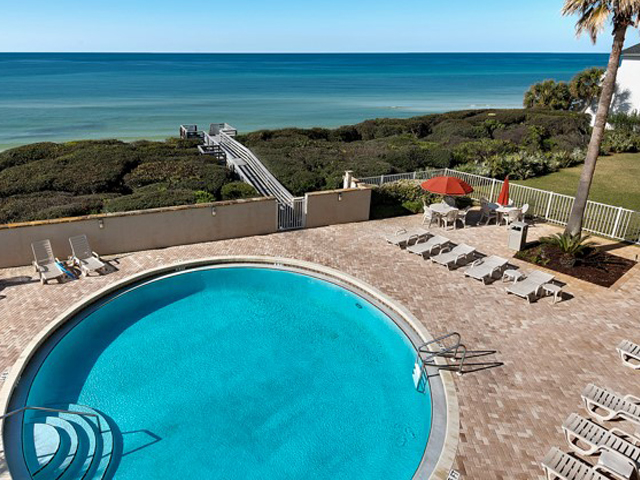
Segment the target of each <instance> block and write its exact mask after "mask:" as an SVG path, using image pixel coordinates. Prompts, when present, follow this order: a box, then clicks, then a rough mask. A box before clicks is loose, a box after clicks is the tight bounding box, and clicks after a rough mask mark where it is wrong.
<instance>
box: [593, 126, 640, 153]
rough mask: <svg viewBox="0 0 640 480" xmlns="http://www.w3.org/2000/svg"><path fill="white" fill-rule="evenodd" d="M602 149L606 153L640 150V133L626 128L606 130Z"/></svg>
mask: <svg viewBox="0 0 640 480" xmlns="http://www.w3.org/2000/svg"><path fill="white" fill-rule="evenodd" d="M600 149H601V150H602V152H604V153H626V152H637V151H640V134H638V133H633V132H630V131H625V130H609V131H606V132H605V135H604V139H603V141H602V146H601V147H600Z"/></svg>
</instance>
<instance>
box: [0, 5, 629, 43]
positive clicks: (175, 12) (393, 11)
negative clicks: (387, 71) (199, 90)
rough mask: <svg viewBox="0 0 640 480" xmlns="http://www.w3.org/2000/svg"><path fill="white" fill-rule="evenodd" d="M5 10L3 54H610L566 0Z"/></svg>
mask: <svg viewBox="0 0 640 480" xmlns="http://www.w3.org/2000/svg"><path fill="white" fill-rule="evenodd" d="M3 3H4V5H3V7H2V31H1V32H0V51H4V52H28V51H36V52H37V51H61V52H69V51H101V52H127V51H129V52H130V51H134V52H387V51H390V52H412V51H417V52H502V51H510V52H516V51H523V52H604V51H607V49H608V47H609V46H610V39H611V37H610V35H609V34H608V32H607V33H605V34H603V35H602V36H601V38H600V40H599V42H598V44H597V45H596V46H593V45H591V43H590V41H589V40H588V39H587V38H586V37H584V38H581V39H580V40H577V39H576V38H575V35H574V29H573V24H574V19H572V18H563V17H562V16H561V15H560V8H561V6H562V0H519V1H513V0H483V1H479V0H458V1H457V2H454V1H448V2H439V1H433V0H420V1H418V0H402V1H390V0H384V1H382V0H367V1H365V0H346V1H345V0H341V1H338V0H323V1H321V2H309V1H304V0H303V1H298V2H294V1H290V0H269V1H265V0H262V1H258V0H243V1H238V2H230V1H216V2H207V1H200V2H197V1H196V2H186V1H180V0H127V1H125V0H108V1H95V0H83V1H79V0H56V1H55V2H52V1H50V0H47V1H43V0H31V1H22V2H3ZM628 37H629V38H628V42H627V43H628V44H629V45H631V44H635V43H638V42H639V41H640V38H639V36H638V33H637V30H636V31H631V30H630V31H629V34H628Z"/></svg>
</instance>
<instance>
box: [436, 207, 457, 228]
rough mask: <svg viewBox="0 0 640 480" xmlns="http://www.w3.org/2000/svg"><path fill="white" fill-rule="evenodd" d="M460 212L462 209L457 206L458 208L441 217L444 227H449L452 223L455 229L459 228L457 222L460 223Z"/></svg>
mask: <svg viewBox="0 0 640 480" xmlns="http://www.w3.org/2000/svg"><path fill="white" fill-rule="evenodd" d="M459 212H460V211H459V210H458V209H457V208H456V209H453V210H451V211H449V212H448V213H447V214H446V215H444V216H443V217H442V218H441V220H440V221H441V222H442V226H443V228H444V229H445V230H446V229H447V228H449V225H452V226H453V229H454V230H456V229H457V228H458V227H457V225H456V224H457V223H458V213H459Z"/></svg>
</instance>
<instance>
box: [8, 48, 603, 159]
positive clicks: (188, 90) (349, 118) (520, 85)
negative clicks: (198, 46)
mask: <svg viewBox="0 0 640 480" xmlns="http://www.w3.org/2000/svg"><path fill="white" fill-rule="evenodd" d="M606 61H607V57H606V55H602V54H547V53H542V54H529V53H502V54H488V53H487V54H484V53H471V54H469V53H446V54H445V53H425V54H101V53H77V54H57V53H50V54H47V53H38V54H24V53H0V149H5V148H9V147H12V146H17V145H21V144H25V143H33V142H39V141H64V140H72V139H85V138H121V139H135V138H153V139H157V138H165V137H168V136H173V135H176V134H177V132H178V127H179V125H180V124H182V123H197V124H199V125H200V126H206V125H208V124H209V123H216V122H227V123H230V124H232V125H234V126H235V127H237V128H238V129H239V130H240V131H243V132H246V131H251V130H257V129H261V128H278V127H284V126H300V127H311V126H326V127H335V126H339V125H343V124H349V123H356V122H360V121H362V120H365V119H368V118H376V117H410V116H415V115H421V114H425V113H434V112H443V111H448V110H459V109H468V108H484V107H504V108H513V107H519V106H520V105H521V103H522V95H523V93H524V91H525V90H526V89H527V88H528V87H529V85H531V84H532V83H534V82H537V81H540V80H544V79H547V78H553V79H556V80H568V79H570V78H571V77H572V76H573V75H574V74H575V73H577V72H578V71H580V70H582V69H584V68H586V67H591V66H605V65H606Z"/></svg>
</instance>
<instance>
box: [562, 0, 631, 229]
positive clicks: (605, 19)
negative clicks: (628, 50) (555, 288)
mask: <svg viewBox="0 0 640 480" xmlns="http://www.w3.org/2000/svg"><path fill="white" fill-rule="evenodd" d="M562 14H563V15H576V14H577V15H578V16H579V19H578V21H577V23H576V32H577V34H578V35H580V34H581V33H584V32H586V33H588V34H589V36H590V37H591V41H592V42H593V43H595V42H596V39H597V38H598V34H599V33H600V32H602V30H604V28H605V26H606V25H607V24H608V23H609V22H610V23H611V25H612V28H613V45H612V46H611V54H610V55H609V63H608V65H607V70H606V73H605V75H604V79H603V81H602V92H601V94H600V100H599V101H598V110H597V112H596V118H595V123H594V126H593V131H592V132H591V140H590V141H589V147H588V149H587V156H586V158H585V161H584V166H583V167H582V173H581V175H580V183H579V184H578V192H577V193H576V200H575V202H574V203H573V208H572V209H571V215H570V217H569V222H568V223H567V228H566V229H565V233H567V234H569V235H579V234H580V233H581V231H582V219H583V217H584V212H585V209H586V207H587V200H588V199H589V189H590V188H591V182H592V180H593V173H594V172H595V169H596V161H597V160H598V154H599V153H600V145H601V144H602V138H603V137H604V130H605V126H606V124H607V117H608V116H609V108H610V107H611V99H612V98H613V92H614V90H615V85H616V76H617V74H618V66H619V65H620V53H621V52H622V48H623V46H624V39H625V35H626V33H627V28H629V27H635V26H637V25H638V19H639V17H640V0H565V3H564V7H563V8H562Z"/></svg>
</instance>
